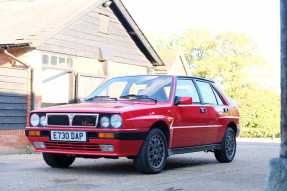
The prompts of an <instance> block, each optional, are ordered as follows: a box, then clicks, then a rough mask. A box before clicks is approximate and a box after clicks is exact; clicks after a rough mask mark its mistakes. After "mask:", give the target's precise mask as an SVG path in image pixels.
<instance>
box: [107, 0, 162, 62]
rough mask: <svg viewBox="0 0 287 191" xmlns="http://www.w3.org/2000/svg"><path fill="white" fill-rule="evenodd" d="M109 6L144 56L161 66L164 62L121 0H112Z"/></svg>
mask: <svg viewBox="0 0 287 191" xmlns="http://www.w3.org/2000/svg"><path fill="white" fill-rule="evenodd" d="M110 8H111V9H112V11H113V12H114V14H115V15H116V17H117V18H118V19H119V21H120V22H121V23H122V25H123V26H124V27H125V29H126V30H127V32H128V34H129V35H130V37H131V38H132V39H133V41H134V42H135V43H136V45H137V46H138V48H139V49H140V50H141V51H142V53H143V54H144V55H145V57H146V58H147V59H148V60H149V61H150V62H151V63H152V64H153V65H155V66H163V65H164V62H163V61H162V59H161V58H160V56H159V55H158V54H157V52H156V51H155V49H154V48H153V46H152V45H151V43H150V42H149V41H148V39H147V37H146V36H145V35H144V33H143V32H142V30H141V29H140V28H139V26H138V25H137V23H136V22H135V20H134V19H133V17H132V16H131V14H130V13H129V11H128V10H127V9H126V7H125V6H124V4H123V3H122V1H121V0H113V1H112V4H111V5H110Z"/></svg>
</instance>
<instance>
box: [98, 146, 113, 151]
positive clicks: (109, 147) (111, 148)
mask: <svg viewBox="0 0 287 191" xmlns="http://www.w3.org/2000/svg"><path fill="white" fill-rule="evenodd" d="M100 148H101V150H102V151H103V152H113V151H114V146H113V145H100Z"/></svg>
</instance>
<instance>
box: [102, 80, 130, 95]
mask: <svg viewBox="0 0 287 191" xmlns="http://www.w3.org/2000/svg"><path fill="white" fill-rule="evenodd" d="M127 84H128V83H127V82H121V81H119V82H114V83H112V84H111V85H110V86H109V88H107V89H106V91H103V92H102V93H101V94H100V96H111V97H119V96H121V94H122V92H123V90H124V89H125V87H126V86H127Z"/></svg>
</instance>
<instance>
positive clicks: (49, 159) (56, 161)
mask: <svg viewBox="0 0 287 191" xmlns="http://www.w3.org/2000/svg"><path fill="white" fill-rule="evenodd" d="M43 159H44V161H45V162H46V164H47V165H49V166H50V167H52V168H68V167H69V166H71V165H72V164H73V162H74V161H75V157H73V156H67V155H62V154H52V153H43Z"/></svg>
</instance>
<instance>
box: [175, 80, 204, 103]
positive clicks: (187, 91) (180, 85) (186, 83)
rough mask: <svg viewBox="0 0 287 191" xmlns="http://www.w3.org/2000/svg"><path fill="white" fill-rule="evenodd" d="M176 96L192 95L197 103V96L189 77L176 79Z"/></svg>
mask: <svg viewBox="0 0 287 191" xmlns="http://www.w3.org/2000/svg"><path fill="white" fill-rule="evenodd" d="M176 96H178V97H192V100H193V102H194V103H199V102H200V100H199V96H198V93H197V90H196V88H195V86H194V83H193V81H192V80H190V79H178V80H177V83H176Z"/></svg>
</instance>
